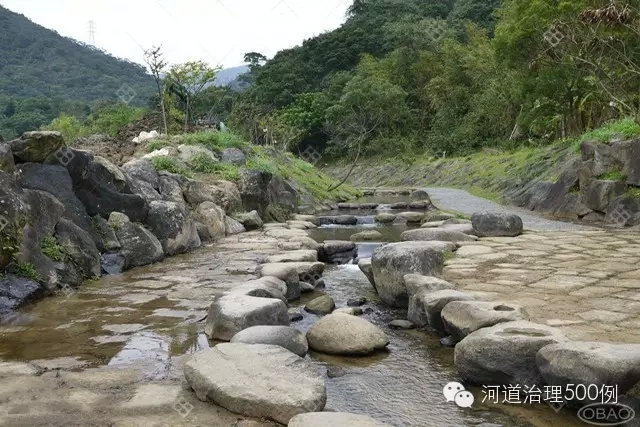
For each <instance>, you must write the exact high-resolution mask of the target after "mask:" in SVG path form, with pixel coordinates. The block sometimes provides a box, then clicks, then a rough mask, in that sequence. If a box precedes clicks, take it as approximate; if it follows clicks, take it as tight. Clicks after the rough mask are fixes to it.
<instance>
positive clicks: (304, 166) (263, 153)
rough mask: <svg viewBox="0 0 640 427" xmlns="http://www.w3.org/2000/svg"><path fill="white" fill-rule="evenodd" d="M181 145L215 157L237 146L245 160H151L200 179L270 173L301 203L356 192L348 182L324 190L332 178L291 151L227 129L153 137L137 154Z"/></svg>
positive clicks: (343, 197)
mask: <svg viewBox="0 0 640 427" xmlns="http://www.w3.org/2000/svg"><path fill="white" fill-rule="evenodd" d="M182 144H186V145H198V146H202V147H206V148H208V149H209V150H211V151H212V152H213V153H215V154H217V157H220V156H221V154H222V151H223V150H224V149H226V148H237V149H239V150H241V151H242V152H243V153H244V154H245V156H246V159H247V163H246V166H237V165H233V164H230V163H222V162H218V161H215V160H212V159H211V158H210V157H209V156H206V155H203V156H198V157H196V159H195V161H194V162H192V164H191V165H190V166H186V165H185V164H184V163H182V162H180V161H179V160H178V159H177V158H176V157H174V156H159V157H154V158H153V159H152V161H153V163H154V165H155V166H156V168H157V169H159V170H167V171H170V172H173V173H179V174H182V175H185V176H189V177H192V178H194V179H199V180H203V181H209V180H216V179H224V180H228V181H238V180H239V179H240V176H241V173H242V171H243V170H244V169H255V170H261V171H265V172H270V173H272V174H273V175H276V176H279V177H281V178H283V179H286V180H288V181H289V182H291V183H292V184H293V185H294V187H296V189H297V190H298V191H299V193H300V197H301V199H302V200H301V202H302V203H304V204H312V203H314V202H315V201H318V202H322V201H342V200H348V199H352V198H354V197H357V196H358V195H359V194H360V193H359V192H358V191H357V190H356V189H355V188H354V187H353V186H351V185H342V186H340V187H339V188H338V189H336V190H333V191H328V189H329V188H330V187H331V186H333V185H334V184H335V183H336V180H335V179H333V178H331V177H330V176H329V175H327V174H326V173H324V172H322V171H320V170H318V169H316V168H315V167H314V166H313V165H311V164H310V163H307V162H305V161H304V160H301V159H299V158H297V157H295V156H294V155H293V154H291V153H283V152H280V151H278V150H276V149H273V148H268V147H261V146H256V145H252V144H250V143H249V142H247V141H244V140H243V139H242V138H241V137H239V136H237V135H235V134H233V133H230V132H200V133H191V134H184V135H176V136H171V137H168V138H166V137H164V138H159V139H155V140H152V141H149V142H148V143H146V144H144V145H143V147H141V148H140V149H139V151H140V152H139V155H144V154H146V153H151V152H153V151H155V150H159V149H162V148H165V147H178V146H179V145H182Z"/></svg>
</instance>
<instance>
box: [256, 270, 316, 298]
mask: <svg viewBox="0 0 640 427" xmlns="http://www.w3.org/2000/svg"><path fill="white" fill-rule="evenodd" d="M258 273H259V274H260V276H261V277H264V276H273V277H277V278H278V279H280V280H282V281H284V282H285V283H286V285H287V292H286V297H287V300H289V301H294V300H297V299H299V298H300V273H299V272H298V268H297V266H296V265H295V263H286V262H274V263H267V264H262V265H261V266H260V268H259V271H258ZM305 282H308V280H305Z"/></svg>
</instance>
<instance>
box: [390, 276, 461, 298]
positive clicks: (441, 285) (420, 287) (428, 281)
mask: <svg viewBox="0 0 640 427" xmlns="http://www.w3.org/2000/svg"><path fill="white" fill-rule="evenodd" d="M402 280H403V281H404V285H405V287H406V288H407V294H408V295H409V298H411V297H413V296H414V295H416V294H418V293H420V292H423V291H427V292H432V291H440V290H442V289H455V285H453V284H452V283H449V282H447V281H446V280H444V279H440V278H438V277H434V276H423V275H422V274H405V275H404V276H403V277H402Z"/></svg>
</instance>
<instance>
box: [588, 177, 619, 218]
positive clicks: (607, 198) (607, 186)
mask: <svg viewBox="0 0 640 427" xmlns="http://www.w3.org/2000/svg"><path fill="white" fill-rule="evenodd" d="M626 189H627V184H626V183H625V182H624V181H612V180H601V179H594V180H591V181H589V182H588V183H587V184H586V185H585V186H584V189H583V191H582V203H584V204H585V206H587V207H588V208H589V209H593V210H594V211H598V212H606V211H607V209H608V208H609V206H610V205H611V203H612V202H613V201H614V200H615V199H616V198H617V197H618V196H621V195H623V194H624V192H625V191H626Z"/></svg>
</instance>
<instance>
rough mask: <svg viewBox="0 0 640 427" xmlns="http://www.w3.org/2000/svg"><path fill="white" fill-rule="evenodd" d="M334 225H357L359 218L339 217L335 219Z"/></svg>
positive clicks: (352, 216) (350, 216)
mask: <svg viewBox="0 0 640 427" xmlns="http://www.w3.org/2000/svg"><path fill="white" fill-rule="evenodd" d="M333 223H334V224H338V225H356V224H357V223H358V218H357V217H356V216H354V215H338V216H337V217H335V218H334V219H333Z"/></svg>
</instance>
